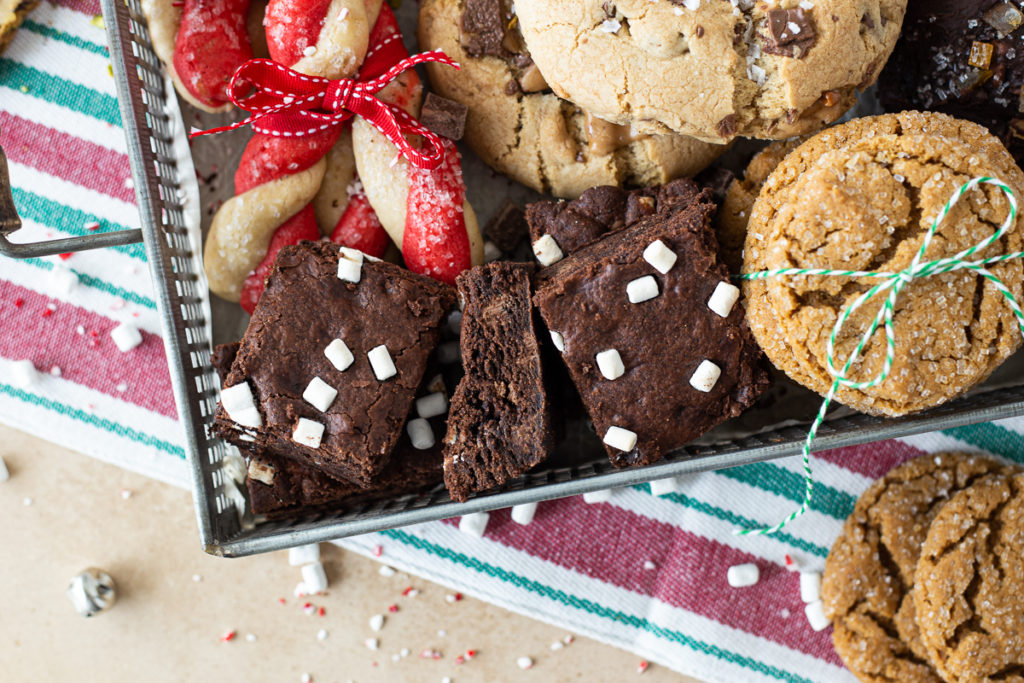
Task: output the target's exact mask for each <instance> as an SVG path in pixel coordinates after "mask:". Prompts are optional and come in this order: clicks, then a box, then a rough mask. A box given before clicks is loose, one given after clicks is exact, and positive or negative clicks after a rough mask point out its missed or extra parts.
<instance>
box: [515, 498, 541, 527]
mask: <svg viewBox="0 0 1024 683" xmlns="http://www.w3.org/2000/svg"><path fill="white" fill-rule="evenodd" d="M535 514H537V503H523V504H522V505H513V506H512V521H513V522H515V523H516V524H522V525H523V526H526V525H527V524H529V523H530V522H532V521H533V516H534V515H535Z"/></svg>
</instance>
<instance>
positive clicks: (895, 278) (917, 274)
mask: <svg viewBox="0 0 1024 683" xmlns="http://www.w3.org/2000/svg"><path fill="white" fill-rule="evenodd" d="M979 185H992V186H994V187H997V188H999V189H1000V190H1002V192H1003V193H1004V194H1005V195H1006V198H1007V199H1008V200H1009V202H1010V212H1009V215H1007V217H1006V221H1004V222H1003V224H1002V226H1000V228H999V230H997V231H996V232H995V233H994V234H992V235H991V236H989V237H987V238H985V239H983V240H981V241H980V242H978V243H977V244H975V245H974V246H972V247H968V248H967V249H964V250H963V251H961V252H960V253H959V254H956V255H955V256H949V257H946V258H941V259H936V260H933V261H925V260H924V255H925V252H926V251H928V247H929V245H930V244H931V242H932V239H933V238H934V237H935V234H936V233H937V232H938V229H939V226H940V225H942V223H943V221H945V220H946V218H947V217H948V216H949V213H950V212H951V211H952V210H953V207H954V206H956V205H957V203H958V202H959V201H960V200H961V199H963V197H964V195H966V194H967V193H968V192H970V191H971V190H973V189H974V188H976V187H978V186H979ZM1017 211H1018V207H1017V197H1016V194H1014V191H1013V189H1012V188H1011V187H1010V186H1009V185H1007V184H1006V183H1004V182H1002V181H1001V180H997V179H995V178H974V179H973V180H971V181H969V182H967V183H964V184H963V185H961V186H960V188H959V189H958V190H957V191H956V192H954V193H953V196H952V197H950V199H949V201H948V202H946V205H945V206H944V207H943V209H942V211H941V212H940V213H939V215H938V216H937V217H936V219H935V222H934V223H932V226H931V228H929V230H928V232H927V233H926V234H925V237H924V241H922V243H921V248H920V249H918V251H917V254H916V255H915V256H914V260H913V261H911V263H910V265H909V266H907V267H906V268H904V269H903V270H900V271H896V272H893V273H886V272H874V271H861V270H829V269H827V268H780V269H777V270H766V271H761V272H757V273H746V274H744V275H740V276H739V278H740V279H743V280H764V279H767V278H770V277H785V276H791V275H824V276H831V277H855V278H878V279H880V280H881V282H880V283H879V284H877V285H875V286H874V287H872V288H871V289H870V290H868V291H867V292H865V293H864V294H861V295H860V296H859V297H857V299H856V300H854V302H853V303H851V304H850V305H849V306H847V307H846V308H845V309H843V311H842V313H841V314H840V315H839V318H838V319H837V320H836V324H835V326H834V327H833V328H832V334H831V335H830V336H829V338H828V344H827V345H826V363H827V365H828V371H829V374H831V375H832V377H833V378H834V379H833V381H832V386H831V388H830V389H829V390H828V393H827V394H826V395H825V400H824V401H823V402H822V404H821V409H820V410H819V411H818V414H817V416H816V417H815V418H814V422H813V424H811V429H810V431H809V432H808V433H807V439H806V440H805V441H804V447H803V469H804V498H803V502H802V504H801V505H800V507H799V508H798V509H797V510H795V511H793V512H792V513H791V514H790V515H789V516H788V517H786V518H785V519H784V520H782V521H781V522H780V523H778V524H776V525H775V526H773V527H768V528H762V529H738V530H737V531H736V532H735V533H736V534H737V535H740V536H745V535H748V534H756V535H764V534H774V533H775V532H777V531H779V530H781V529H782V528H783V527H785V526H786V525H787V524H789V523H790V522H792V521H793V520H794V519H796V518H797V517H800V516H801V515H803V514H804V513H805V512H807V509H808V507H809V506H810V503H811V494H812V492H813V490H814V480H813V479H812V477H811V464H810V454H811V446H812V445H813V444H814V437H815V435H816V434H817V433H818V428H819V427H821V425H822V423H823V422H824V421H825V414H826V413H827V412H828V408H829V405H831V403H832V400H833V398H834V397H835V395H836V392H837V391H839V388H840V387H848V388H850V389H857V390H861V389H869V388H871V387H875V386H878V385H879V384H881V383H882V382H884V381H885V380H886V379H887V378H888V377H889V373H890V371H891V370H892V364H893V359H894V358H895V352H896V334H895V332H894V331H893V324H892V319H893V313H894V312H895V309H896V300H897V299H898V298H899V295H900V292H902V291H903V289H904V288H905V287H907V286H909V285H910V284H911V283H912V282H914V281H915V280H920V279H924V278H929V277H933V276H935V275H942V274H944V273H951V272H954V271H958V270H973V271H974V272H975V273H976V274H977V275H979V276H981V277H983V278H985V279H986V280H988V281H989V282H991V283H992V284H993V285H994V286H995V288H996V289H997V290H998V291H999V292H1000V293H1001V294H1002V295H1003V297H1005V298H1006V300H1007V302H1008V303H1009V305H1010V309H1011V310H1012V311H1013V314H1014V315H1015V316H1016V317H1017V325H1018V326H1019V327H1020V329H1021V333H1022V334H1024V313H1022V312H1021V309H1020V306H1019V305H1018V303H1017V300H1016V299H1015V298H1014V296H1013V293H1012V292H1011V291H1010V289H1009V288H1008V287H1007V286H1006V285H1005V284H1003V281H1002V280H1000V279H999V278H998V277H997V276H996V275H995V274H994V273H992V272H991V271H990V270H988V269H987V268H986V266H990V265H993V264H997V263H1002V262H1003V261H1009V260H1011V259H1019V258H1024V251H1017V252H1013V253H1010V254H1003V255H1001V256H993V257H991V258H986V259H981V260H977V261H971V260H969V259H970V258H971V257H972V256H974V255H975V254H976V253H977V252H979V251H982V250H984V249H986V248H988V247H989V246H991V245H992V244H993V243H995V242H996V241H997V240H999V239H1000V238H1001V237H1002V236H1003V235H1005V234H1006V232H1007V231H1008V230H1009V229H1010V228H1012V227H1013V226H1014V224H1015V223H1016V222H1017ZM886 291H888V295H887V296H886V297H885V301H884V302H883V304H882V307H881V308H880V309H879V311H878V314H877V315H876V316H875V318H874V320H873V321H872V323H871V326H870V327H869V328H868V330H867V332H865V333H864V336H862V337H861V339H860V342H859V343H858V344H857V346H856V348H855V349H854V350H853V353H851V354H850V357H849V358H848V359H847V360H846V362H845V363H844V364H843V367H842V370H836V365H835V344H836V339H837V338H838V337H839V334H840V333H841V331H842V329H843V326H844V325H845V324H846V321H847V320H849V318H850V316H852V315H853V313H854V312H855V311H856V310H857V309H859V308H860V307H861V306H863V305H864V304H865V303H867V302H868V301H870V300H871V299H873V298H874V297H876V296H878V295H879V294H883V293H885V292H886ZM879 325H882V326H883V327H884V329H885V345H886V346H885V361H884V363H883V364H882V369H881V370H880V371H879V372H878V374H877V375H875V377H873V378H872V379H870V380H866V381H861V382H858V381H856V380H853V379H850V378H849V377H848V376H847V373H849V371H850V368H851V367H853V365H854V364H855V363H856V362H857V361H858V360H859V359H860V356H861V353H862V352H863V351H864V348H865V347H866V346H867V345H868V342H869V341H870V340H871V338H872V337H873V336H874V334H875V331H876V330H878V326H879Z"/></svg>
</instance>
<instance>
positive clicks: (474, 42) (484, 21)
mask: <svg viewBox="0 0 1024 683" xmlns="http://www.w3.org/2000/svg"><path fill="white" fill-rule="evenodd" d="M459 28H460V29H461V31H462V35H461V43H462V47H463V48H464V49H465V50H466V52H467V53H469V55H471V56H473V57H482V56H483V55H490V56H492V57H505V55H506V51H505V48H504V46H503V43H504V42H505V31H506V29H507V28H508V21H507V20H506V19H505V7H504V3H502V2H501V0H466V6H465V9H463V10H462V18H461V20H460V22H459Z"/></svg>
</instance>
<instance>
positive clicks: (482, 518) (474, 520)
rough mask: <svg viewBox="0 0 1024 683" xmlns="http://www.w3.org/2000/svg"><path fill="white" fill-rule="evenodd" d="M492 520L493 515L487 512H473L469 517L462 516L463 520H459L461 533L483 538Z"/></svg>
mask: <svg viewBox="0 0 1024 683" xmlns="http://www.w3.org/2000/svg"><path fill="white" fill-rule="evenodd" d="M490 518H491V515H490V514H488V513H486V512H473V513H470V514H468V515H462V519H460V520H459V531H461V532H463V533H466V534H469V535H470V536H476V537H477V538H483V537H484V531H485V530H486V529H487V522H488V520H490Z"/></svg>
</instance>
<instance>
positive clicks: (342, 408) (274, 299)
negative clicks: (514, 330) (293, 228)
mask: <svg viewBox="0 0 1024 683" xmlns="http://www.w3.org/2000/svg"><path fill="white" fill-rule="evenodd" d="M341 258H344V257H343V256H341V255H340V253H339V248H338V246H337V245H335V244H332V243H331V242H329V241H326V240H323V241H319V242H301V243H300V244H298V245H295V246H290V247H285V248H284V249H282V250H281V252H280V254H279V255H278V257H277V260H276V261H275V263H274V267H273V269H272V270H271V273H270V275H269V276H268V278H267V286H266V289H265V290H264V293H263V296H262V297H261V298H260V301H259V304H258V305H257V306H256V310H255V311H254V312H253V316H252V319H251V320H250V321H249V327H248V329H247V330H246V332H245V336H244V337H243V339H242V342H241V346H240V348H239V350H238V354H237V356H236V357H235V359H234V362H233V364H232V366H231V371H230V372H229V373H228V377H227V379H226V381H225V382H224V390H222V401H221V405H220V406H219V407H218V409H217V414H216V419H215V431H216V433H217V434H219V435H220V436H223V437H224V438H225V439H227V440H228V441H230V442H232V443H234V444H236V445H239V446H241V447H253V448H255V449H256V450H257V451H259V452H273V453H275V454H277V455H279V456H280V457H283V458H288V459H291V460H293V461H295V462H297V463H299V464H304V465H309V466H313V467H316V468H318V469H321V470H323V471H324V472H325V473H327V474H329V475H331V476H333V477H336V478H341V479H344V480H346V481H349V482H351V483H353V484H355V485H356V486H359V487H362V488H367V487H369V486H371V485H372V484H373V483H374V481H375V480H376V479H377V478H378V477H379V476H380V475H381V473H382V472H383V470H384V468H385V467H386V466H387V464H388V462H389V460H390V457H391V454H392V451H394V449H395V444H396V443H397V442H398V438H399V436H400V434H401V431H402V427H403V425H404V423H405V417H406V415H407V414H408V413H409V409H410V407H411V406H412V402H413V398H414V396H415V393H416V389H417V387H419V385H420V382H421V381H422V379H423V374H424V370H425V368H426V365H427V358H428V356H429V355H430V353H431V352H432V351H433V350H434V347H435V346H436V345H437V341H438V338H439V335H440V327H441V325H442V324H443V323H444V322H445V320H446V316H447V314H448V312H449V311H450V310H451V308H452V307H453V306H454V303H455V292H454V290H453V289H452V288H451V287H449V286H447V285H444V284H442V283H439V282H437V281H435V280H432V279H430V278H427V277H423V276H420V275H416V274H414V273H411V272H410V271H408V270H405V269H403V268H399V267H398V266H395V265H392V264H389V263H383V262H376V261H370V260H365V261H364V262H363V263H361V265H360V266H359V268H358V269H356V272H358V273H359V275H358V282H352V281H349V280H344V279H341V278H340V277H339V259H341ZM349 261H350V260H349ZM341 266H344V268H343V269H344V270H345V271H347V272H351V271H352V269H353V264H352V263H351V261H350V262H348V263H342V264H341ZM349 277H351V275H349ZM336 340H341V341H342V342H343V343H344V345H345V347H347V349H348V350H349V351H350V353H351V359H350V361H349V362H350V364H349V365H347V366H345V367H344V368H343V369H339V367H338V365H336V363H337V362H338V361H337V359H338V356H336V355H335V356H333V359H332V358H329V357H328V355H327V353H326V350H327V349H328V346H329V345H331V344H332V343H334V342H336ZM381 346H383V347H384V348H383V349H382V348H380V347H381ZM332 348H333V347H332ZM371 351H372V352H373V356H372V357H373V358H379V357H380V356H383V357H384V359H385V363H386V361H387V360H390V361H391V363H392V364H393V374H391V373H384V374H382V373H381V366H380V365H378V366H377V367H376V368H375V367H374V366H373V365H372V364H371V356H368V354H369V353H371ZM388 374H390V376H387V375H388ZM378 376H382V377H383V378H382V379H378ZM317 379H319V382H320V383H322V384H320V385H319V386H320V390H321V391H320V392H319V393H320V396H321V399H322V398H323V392H324V391H330V390H334V391H336V392H337V395H336V397H334V398H332V399H331V400H329V401H327V403H328V405H327V407H326V409H325V410H324V409H322V408H323V405H321V406H320V407H318V406H317V405H315V402H316V401H315V399H314V402H310V401H308V400H306V399H305V398H304V397H303V396H304V393H306V392H307V390H308V389H309V388H310V384H311V382H314V380H317ZM243 383H244V384H245V385H246V387H247V389H248V393H249V394H251V397H252V403H253V404H254V407H255V410H256V411H258V416H256V417H253V413H252V412H251V410H250V412H248V413H247V415H248V417H247V419H245V420H244V422H246V423H248V424H240V423H239V422H238V420H239V419H241V418H240V417H239V415H238V414H236V415H235V418H236V419H232V417H231V416H230V415H229V414H228V411H227V410H225V408H224V401H223V397H224V395H225V391H227V390H228V389H230V388H232V387H236V386H238V385H241V384H243ZM314 384H316V382H314ZM238 391H241V392H242V393H243V394H244V393H246V388H245V387H243V388H241V389H239V390H236V392H232V395H234V396H237V392H238ZM256 422H258V423H259V424H255V423H256ZM321 428H322V434H321V435H320V437H319V444H316V441H317V439H316V433H317V431H319V430H320V429H321ZM296 430H298V432H297V431H296ZM304 432H305V433H306V434H309V433H311V432H312V434H313V435H314V436H313V438H311V439H306V440H305V441H304V442H302V443H300V441H298V440H296V439H297V438H302V434H303V433H304Z"/></svg>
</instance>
